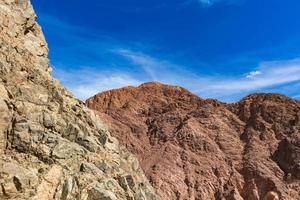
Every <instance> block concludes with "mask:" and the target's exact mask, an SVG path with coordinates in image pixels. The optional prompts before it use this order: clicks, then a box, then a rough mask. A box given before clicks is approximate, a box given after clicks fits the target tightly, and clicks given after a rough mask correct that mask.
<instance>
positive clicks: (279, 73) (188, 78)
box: [118, 49, 300, 99]
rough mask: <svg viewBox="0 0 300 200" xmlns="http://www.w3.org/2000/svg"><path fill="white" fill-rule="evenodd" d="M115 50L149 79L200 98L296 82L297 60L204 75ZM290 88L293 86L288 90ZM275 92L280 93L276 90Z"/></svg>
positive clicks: (298, 73) (299, 61) (298, 77)
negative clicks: (235, 72) (246, 70)
mask: <svg viewBox="0 0 300 200" xmlns="http://www.w3.org/2000/svg"><path fill="white" fill-rule="evenodd" d="M118 53H119V54H120V55H122V56H124V57H126V58H128V59H130V60H131V61H132V62H133V63H134V64H137V65H139V66H140V67H142V68H143V69H144V70H145V72H147V73H148V74H149V76H150V77H151V78H152V79H154V80H156V81H162V82H165V83H170V84H176V85H181V86H184V87H186V88H187V89H189V90H191V91H192V92H194V93H196V94H198V95H200V96H202V97H209V98H221V99H223V98H224V97H229V98H226V99H234V97H235V96H237V95H239V94H246V93H250V92H256V91H260V90H263V89H268V88H272V87H278V86H280V85H284V84H290V83H293V82H299V81H300V59H294V60H287V61H273V62H262V63H261V64H259V66H257V67H256V70H254V71H251V72H249V73H248V74H246V75H242V74H241V75H236V76H222V75H218V76H205V75H195V74H192V73H191V72H189V71H187V70H185V69H186V68H187V67H186V66H178V65H176V64H173V63H171V62H168V61H166V60H161V59H157V58H153V57H151V56H149V55H145V54H142V53H137V52H132V51H129V50H124V49H123V50H119V51H118ZM294 90H297V88H296V87H295V88H292V89H291V90H290V91H294ZM275 91H277V90H276V89H275ZM277 92H283V93H284V91H280V90H278V91H277Z"/></svg>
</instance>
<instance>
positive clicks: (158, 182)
mask: <svg viewBox="0 0 300 200" xmlns="http://www.w3.org/2000/svg"><path fill="white" fill-rule="evenodd" d="M86 102H87V105H88V107H89V108H91V109H94V110H96V112H97V114H98V115H99V116H100V117H101V119H102V120H103V121H104V122H106V124H107V125H108V128H109V129H110V130H111V132H112V134H113V135H114V136H116V137H117V138H118V139H119V140H120V142H121V143H122V144H124V145H125V146H126V147H127V148H128V149H129V150H130V151H131V152H132V153H134V154H135V155H136V156H137V157H138V159H139V161H140V163H141V166H142V168H143V169H144V171H145V173H146V175H147V177H148V178H149V180H150V182H151V183H152V185H153V186H154V187H155V189H156V190H157V192H158V194H159V195H160V196H161V198H162V199H166V200H167V199H170V200H173V199H180V200H181V199H199V200H200V199H247V200H255V199H257V200H258V199H264V198H266V199H276V198H278V197H277V196H279V197H280V199H289V200H291V199H300V193H299V191H300V183H299V181H300V179H299V156H300V152H299V142H300V141H299V134H300V133H299V131H300V102H299V101H296V100H293V99H290V98H287V97H285V96H281V95H278V94H254V95H250V96H248V97H246V98H244V99H243V100H241V101H240V102H238V103H234V104H225V103H221V102H218V101H216V100H203V99H201V98H199V97H197V96H195V95H193V94H191V93H190V92H188V91H187V90H185V89H183V88H181V87H175V86H168V85H163V84H160V83H146V84H143V85H141V86H139V87H126V88H121V89H116V90H111V91H108V92H103V93H99V94H97V95H95V96H94V97H91V98H90V99H88V100H87V101H86Z"/></svg>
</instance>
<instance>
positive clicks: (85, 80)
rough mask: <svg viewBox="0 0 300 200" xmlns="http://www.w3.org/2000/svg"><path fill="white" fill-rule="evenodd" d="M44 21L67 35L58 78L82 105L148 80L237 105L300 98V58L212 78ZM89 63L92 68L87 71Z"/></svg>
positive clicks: (50, 20)
mask: <svg viewBox="0 0 300 200" xmlns="http://www.w3.org/2000/svg"><path fill="white" fill-rule="evenodd" d="M213 2H216V1H213ZM41 21H43V23H45V27H47V28H48V29H51V30H49V31H48V34H58V32H59V31H57V30H60V31H61V33H60V35H61V36H60V37H61V39H62V41H63V43H58V45H61V46H59V47H56V53H57V52H58V50H59V52H61V53H59V54H58V55H57V54H56V57H54V58H53V60H54V62H53V64H54V65H55V67H54V76H55V77H56V78H57V79H59V80H61V82H62V83H63V84H64V85H65V86H66V87H67V88H69V89H70V90H71V91H72V92H73V93H74V94H75V95H76V96H77V97H78V98H80V99H82V100H85V99H86V98H88V97H90V96H92V95H94V94H96V93H98V92H101V91H105V90H109V89H113V88H119V87H123V86H128V85H133V86H137V85H139V84H141V83H143V82H147V81H160V82H163V83H167V84H173V85H180V86H183V87H185V88H187V89H189V90H190V91H192V92H193V93H195V94H197V95H199V96H201V97H204V98H218V99H220V100H224V101H236V100H238V99H239V98H240V97H242V96H243V95H246V94H249V93H252V92H260V91H264V92H265V91H272V92H279V93H283V94H286V95H289V96H291V97H294V98H300V97H299V91H298V90H299V89H298V88H299V85H300V58H296V59H293V60H286V61H271V62H261V63H260V64H258V65H257V66H253V67H252V68H249V72H248V73H245V72H244V73H241V74H236V73H230V74H233V75H231V76H226V75H224V74H221V75H220V74H219V75H207V74H206V73H205V72H204V71H203V72H202V73H201V69H200V70H198V72H197V74H196V73H195V71H190V70H189V69H190V68H189V66H188V65H182V64H177V62H174V61H172V60H168V59H165V58H162V57H157V56H153V55H152V54H151V53H150V54H149V53H148V54H147V53H145V52H146V51H145V50H143V48H134V47H133V48H132V46H130V47H129V45H127V44H124V43H122V42H119V41H117V40H115V39H114V38H109V37H106V36H102V35H101V34H100V35H99V34H97V33H90V31H86V30H85V29H84V28H82V27H77V26H73V25H70V24H68V23H66V22H65V21H61V20H59V19H57V18H54V17H51V16H46V17H44V18H43V19H42V20H41ZM87 35H88V37H87ZM55 38H57V37H55ZM74 41H76V42H74ZM50 47H51V46H50ZM132 49H139V50H138V51H136V50H132ZM150 52H151V51H150ZM160 56H161V55H160ZM57 61H59V62H61V63H58V62H57ZM87 64H89V65H90V66H89V67H86V65H87ZM114 66H116V67H114ZM192 67H193V68H196V66H192ZM116 69H118V70H116ZM229 69H230V68H229Z"/></svg>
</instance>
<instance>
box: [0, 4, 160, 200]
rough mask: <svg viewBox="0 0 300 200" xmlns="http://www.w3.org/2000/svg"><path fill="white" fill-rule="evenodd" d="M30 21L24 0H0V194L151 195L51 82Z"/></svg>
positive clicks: (27, 199)
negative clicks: (131, 183)
mask: <svg viewBox="0 0 300 200" xmlns="http://www.w3.org/2000/svg"><path fill="white" fill-rule="evenodd" d="M36 18H37V17H36V15H35V13H34V11H33V8H32V6H31V4H30V1H29V0H1V1H0V199H1V200H7V199H12V200H32V199H33V200H51V199H55V200H74V199H78V200H87V199H118V200H119V199H127V197H128V196H132V195H140V194H141V192H142V193H143V194H145V195H144V196H143V198H144V199H147V200H156V199H158V197H157V196H156V194H155V192H154V190H153V188H152V186H151V185H150V184H149V182H148V180H147V178H146V177H145V175H144V174H143V171H142V170H141V168H140V167H139V165H137V164H136V160H134V159H132V155H131V154H130V153H129V152H128V151H127V150H126V149H125V148H124V147H121V146H120V145H119V143H118V141H117V140H116V139H115V138H113V137H111V135H110V133H109V132H108V131H107V130H105V129H104V128H103V127H104V125H103V124H102V122H101V121H100V120H99V119H98V117H97V116H95V115H94V114H93V113H92V112H90V111H89V109H88V108H87V107H85V105H84V103H83V102H81V101H80V100H78V99H76V98H74V96H73V95H72V94H71V93H70V92H69V91H67V90H66V89H65V88H63V87H62V86H61V85H60V83H59V82H58V81H55V80H53V78H52V77H51V74H50V73H51V71H52V70H51V68H50V64H49V60H48V47H47V43H46V41H45V39H44V36H43V33H42V30H41V28H40V26H39V25H38V24H37V23H36ZM136 165H137V166H136ZM82 166H83V168H81V167H82ZM133 166H135V167H133ZM128 174H129V175H131V176H132V177H133V178H134V180H135V183H136V184H135V187H134V188H133V189H131V188H130V189H129V190H125V189H123V188H122V187H121V186H120V184H119V182H118V181H117V180H118V178H119V177H121V176H124V175H128ZM99 185H101V186H103V187H96V186H99ZM112 185H113V186H112ZM93 188H94V189H93Z"/></svg>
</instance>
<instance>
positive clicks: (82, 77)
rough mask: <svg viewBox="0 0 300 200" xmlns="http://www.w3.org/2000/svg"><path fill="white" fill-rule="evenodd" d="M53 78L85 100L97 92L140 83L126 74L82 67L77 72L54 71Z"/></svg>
mask: <svg viewBox="0 0 300 200" xmlns="http://www.w3.org/2000/svg"><path fill="white" fill-rule="evenodd" d="M55 77H56V78H57V79H58V80H61V82H62V83H63V84H64V85H65V86H66V87H67V88H68V89H70V90H71V92H72V93H73V94H74V95H75V96H76V97H77V98H79V99H81V100H85V99H87V98H88V97H91V96H93V95H95V94H97V93H98V92H101V91H106V90H111V89H115V88H120V87H124V86H129V85H131V86H137V85H139V84H141V83H142V82H141V81H139V80H137V79H135V78H134V77H132V76H131V75H130V74H126V72H118V71H101V70H95V69H91V68H89V67H82V68H81V69H79V70H78V69H77V70H64V69H57V68H56V69H55Z"/></svg>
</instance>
